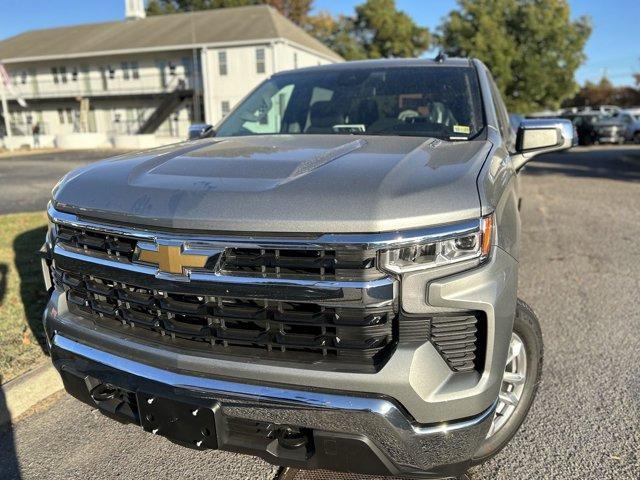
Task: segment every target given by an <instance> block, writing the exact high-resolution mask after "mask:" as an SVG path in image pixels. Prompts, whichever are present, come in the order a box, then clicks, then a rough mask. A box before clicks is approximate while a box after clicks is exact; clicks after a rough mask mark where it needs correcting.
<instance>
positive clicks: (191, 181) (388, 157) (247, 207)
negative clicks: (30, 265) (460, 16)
mask: <svg viewBox="0 0 640 480" xmlns="http://www.w3.org/2000/svg"><path fill="white" fill-rule="evenodd" d="M489 150H490V143H489V142H487V141H466V142H446V141H441V140H436V139H433V138H427V139H425V138H417V137H380V136H357V137H356V136H349V135H275V136H273V135H270V136H247V137H233V138H212V139H205V140H199V141H195V142H188V143H181V144H178V145H174V146H170V147H163V148H160V149H155V150H152V151H146V152H141V153H135V154H130V155H124V156H119V157H114V158H111V159H108V160H104V161H102V162H98V163H94V164H91V165H89V166H86V167H83V168H81V169H78V170H75V171H73V172H71V173H70V174H68V175H67V176H66V177H65V178H64V179H63V180H62V181H61V182H60V183H59V184H58V185H57V186H56V187H55V188H54V191H53V206H54V207H55V208H56V209H58V210H62V211H66V212H71V213H76V214H79V215H83V216H87V217H92V218H97V219H105V220H109V221H116V222H123V223H131V224H135V225H141V226H142V225H143V226H151V227H160V228H179V229H189V230H207V231H215V232H256V233H259V232H271V233H276V232H277V233H284V232H286V233H327V232H332V233H343V232H353V233H355V232H361V233H364V232H382V231H394V230H402V229H408V228H418V227H423V226H429V225H435V224H442V223H449V222H455V221H458V220H466V219H469V218H474V217H479V216H480V200H479V195H478V190H477V185H476V179H477V177H478V174H479V172H480V169H481V168H482V165H483V163H484V161H485V159H486V158H487V155H488V153H489Z"/></svg>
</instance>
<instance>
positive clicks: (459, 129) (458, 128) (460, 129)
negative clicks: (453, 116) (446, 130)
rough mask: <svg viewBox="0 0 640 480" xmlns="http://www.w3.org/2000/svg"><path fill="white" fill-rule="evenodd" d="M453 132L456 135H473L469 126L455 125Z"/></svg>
mask: <svg viewBox="0 0 640 480" xmlns="http://www.w3.org/2000/svg"><path fill="white" fill-rule="evenodd" d="M453 131H454V132H455V133H466V134H469V133H471V128H469V127H468V126H467V125H454V126H453Z"/></svg>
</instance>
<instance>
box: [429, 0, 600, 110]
mask: <svg viewBox="0 0 640 480" xmlns="http://www.w3.org/2000/svg"><path fill="white" fill-rule="evenodd" d="M458 3H459V6H460V8H459V10H458V11H453V12H451V13H450V14H449V16H448V18H446V19H445V21H444V22H443V24H442V25H441V26H440V28H439V36H438V43H439V44H440V45H441V46H442V48H443V49H444V52H445V53H447V54H449V55H454V56H463V57H477V58H479V59H480V60H482V61H483V62H484V63H485V64H486V65H487V66H488V67H489V69H490V70H491V72H492V73H493V75H494V77H495V79H496V83H497V84H498V87H499V89H500V91H501V92H502V94H503V95H504V97H505V100H506V103H507V106H508V108H509V109H510V110H511V111H513V112H521V113H527V112H530V111H533V110H541V109H555V108H558V107H559V106H560V103H561V102H562V101H563V100H564V99H566V98H568V97H571V96H572V95H573V94H574V93H575V92H576V90H577V88H578V86H577V84H576V82H575V80H574V74H575V71H576V70H577V68H578V67H579V66H580V65H581V64H582V62H584V60H585V58H586V57H585V54H584V52H583V49H584V45H585V43H586V41H587V39H588V38H589V35H590V34H591V23H590V20H589V19H588V18H587V17H580V18H578V19H576V20H575V21H572V20H571V18H570V11H569V5H568V4H567V1H566V0H458Z"/></svg>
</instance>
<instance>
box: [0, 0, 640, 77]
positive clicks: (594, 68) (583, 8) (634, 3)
mask: <svg viewBox="0 0 640 480" xmlns="http://www.w3.org/2000/svg"><path fill="white" fill-rule="evenodd" d="M361 1H362V0H315V9H316V10H328V11H330V12H332V13H334V14H337V13H346V14H351V13H352V12H353V7H354V6H355V5H357V4H358V3H361ZM396 3H397V5H398V8H400V9H401V10H404V11H405V12H407V13H409V14H410V15H411V16H412V17H413V18H414V19H415V21H416V22H417V23H419V24H420V25H424V26H427V27H429V28H430V29H431V30H434V29H435V28H436V27H437V25H438V24H439V23H440V20H441V19H442V17H443V16H445V15H446V14H447V13H448V12H449V11H450V10H452V9H454V8H455V6H456V2H455V0H396ZM569 3H570V4H571V7H572V15H573V16H579V15H589V16H591V18H592V22H593V25H594V30H593V33H592V35H591V38H590V40H589V42H588V44H587V48H586V52H587V56H588V59H587V62H586V64H585V65H584V66H583V67H582V68H580V70H579V71H578V72H577V80H578V82H580V83H582V82H584V81H585V80H587V79H589V80H598V79H600V77H602V75H603V73H605V72H606V74H607V76H608V77H609V78H610V79H611V80H612V81H613V82H614V83H616V84H620V85H622V84H631V83H633V79H632V73H633V72H640V41H639V39H638V34H637V31H638V23H639V22H640V1H639V0H609V1H603V0H569ZM123 16H124V0H29V1H25V0H0V39H2V38H6V37H10V36H12V35H16V34H18V33H21V32H23V31H25V30H31V29H35V28H47V27H55V26H62V25H73V24H78V23H87V22H101V21H108V20H120V19H122V18H123Z"/></svg>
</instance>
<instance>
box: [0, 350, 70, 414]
mask: <svg viewBox="0 0 640 480" xmlns="http://www.w3.org/2000/svg"><path fill="white" fill-rule="evenodd" d="M62 388H63V386H62V379H61V378H60V375H59V374H58V372H57V371H56V369H55V368H54V367H53V365H52V364H51V363H50V362H47V363H44V364H43V365H40V366H38V367H36V368H34V369H33V370H31V371H29V372H27V373H25V374H24V375H21V376H19V377H18V378H15V379H13V380H11V381H9V382H7V383H5V384H4V385H2V386H0V390H2V393H0V396H3V397H4V404H5V405H4V406H5V407H6V408H2V409H0V425H4V424H5V423H9V422H13V421H15V420H16V418H18V417H19V416H20V415H22V414H23V413H25V412H26V411H27V410H29V409H31V408H32V407H34V406H35V405H36V404H38V403H39V402H41V401H42V400H44V399H46V398H47V397H49V396H51V395H53V394H54V393H56V392H58V391H60V390H62Z"/></svg>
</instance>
